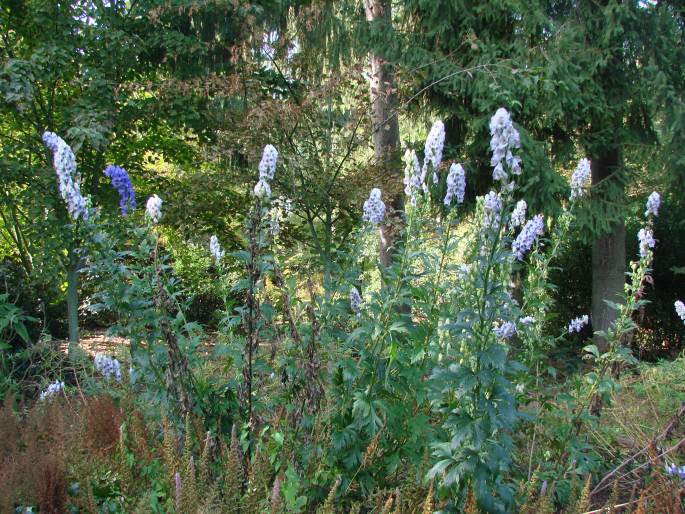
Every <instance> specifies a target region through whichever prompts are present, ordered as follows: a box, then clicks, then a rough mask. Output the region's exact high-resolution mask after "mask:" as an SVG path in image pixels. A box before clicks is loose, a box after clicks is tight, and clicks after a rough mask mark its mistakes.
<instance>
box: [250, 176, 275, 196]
mask: <svg viewBox="0 0 685 514" xmlns="http://www.w3.org/2000/svg"><path fill="white" fill-rule="evenodd" d="M254 194H255V196H256V197H257V198H263V199H264V198H265V199H267V200H268V199H269V198H271V186H270V185H269V183H268V182H267V181H266V180H265V179H263V178H260V179H259V181H258V182H257V184H255V186H254Z"/></svg>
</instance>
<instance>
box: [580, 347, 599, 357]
mask: <svg viewBox="0 0 685 514" xmlns="http://www.w3.org/2000/svg"><path fill="white" fill-rule="evenodd" d="M583 351H584V352H587V353H589V354H591V355H593V356H594V357H595V359H599V348H597V345H596V344H589V345H587V346H585V347H583Z"/></svg>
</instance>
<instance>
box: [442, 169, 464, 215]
mask: <svg viewBox="0 0 685 514" xmlns="http://www.w3.org/2000/svg"><path fill="white" fill-rule="evenodd" d="M464 191H466V178H465V173H464V168H463V167H462V165H461V164H454V163H453V164H452V166H450V171H449V173H448V174H447V193H446V194H445V205H446V206H448V207H449V205H450V204H451V203H452V199H453V198H454V197H455V196H456V197H457V203H464Z"/></svg>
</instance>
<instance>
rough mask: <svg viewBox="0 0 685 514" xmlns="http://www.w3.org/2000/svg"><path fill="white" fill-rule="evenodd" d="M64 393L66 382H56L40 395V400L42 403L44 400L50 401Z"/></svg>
mask: <svg viewBox="0 0 685 514" xmlns="http://www.w3.org/2000/svg"><path fill="white" fill-rule="evenodd" d="M63 391H64V382H62V381H61V380H55V381H54V382H53V383H52V384H50V385H48V387H47V389H45V391H43V392H42V393H40V397H39V398H38V399H39V400H40V401H41V402H42V401H43V400H47V399H50V398H52V397H53V396H55V395H57V394H59V393H61V392H63Z"/></svg>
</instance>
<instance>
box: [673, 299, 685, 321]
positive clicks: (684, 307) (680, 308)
mask: <svg viewBox="0 0 685 514" xmlns="http://www.w3.org/2000/svg"><path fill="white" fill-rule="evenodd" d="M673 305H674V306H675V312H676V314H677V315H678V317H679V318H680V319H681V320H683V323H685V303H683V302H682V301H680V300H676V301H675V303H674V304H673Z"/></svg>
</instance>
